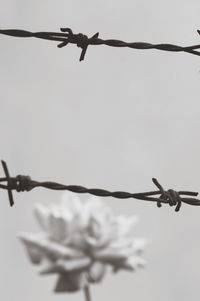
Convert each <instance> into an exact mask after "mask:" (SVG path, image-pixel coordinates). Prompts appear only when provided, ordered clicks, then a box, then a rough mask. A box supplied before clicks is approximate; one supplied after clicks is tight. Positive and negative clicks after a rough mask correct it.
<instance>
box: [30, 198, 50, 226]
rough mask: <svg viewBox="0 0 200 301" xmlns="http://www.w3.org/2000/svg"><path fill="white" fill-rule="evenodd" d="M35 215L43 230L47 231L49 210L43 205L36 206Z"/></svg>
mask: <svg viewBox="0 0 200 301" xmlns="http://www.w3.org/2000/svg"><path fill="white" fill-rule="evenodd" d="M34 214H35V217H36V219H37V221H38V223H39V225H40V226H41V228H42V230H44V231H46V230H47V219H48V215H49V210H48V209H47V208H46V207H45V206H43V205H42V204H36V205H35V208H34Z"/></svg>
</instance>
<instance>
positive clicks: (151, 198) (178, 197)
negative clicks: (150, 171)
mask: <svg viewBox="0 0 200 301" xmlns="http://www.w3.org/2000/svg"><path fill="white" fill-rule="evenodd" d="M1 163H2V167H3V170H4V173H5V177H3V178H0V183H1V184H0V188H1V189H4V190H7V192H8V198H9V202H10V206H13V205H14V199H13V195H12V191H13V190H15V191H17V192H24V191H27V192H29V191H31V190H32V189H34V188H37V187H38V188H39V187H43V188H46V189H51V190H68V191H71V192H74V193H88V194H92V195H95V196H99V197H113V198H118V199H130V198H134V199H137V200H143V201H148V202H156V203H157V206H158V207H161V206H162V204H169V205H170V206H175V211H179V210H180V207H181V204H182V203H186V204H189V205H195V206H200V200H199V199H195V198H191V196H197V194H198V193H197V192H193V191H175V190H173V189H169V190H164V188H163V187H162V185H161V184H160V183H159V182H158V180H157V179H155V178H153V179H152V181H153V183H154V184H155V185H156V187H157V188H158V189H159V190H156V191H149V192H140V193H129V192H125V191H109V190H105V189H99V188H86V187H84V186H78V185H64V184H60V183H56V182H50V181H45V182H38V181H34V180H32V179H31V178H30V177H29V176H23V175H18V176H16V177H10V175H9V171H8V167H7V164H6V162H5V161H1ZM4 182H6V183H7V184H2V183H4ZM182 195H183V196H186V195H187V196H190V197H182Z"/></svg>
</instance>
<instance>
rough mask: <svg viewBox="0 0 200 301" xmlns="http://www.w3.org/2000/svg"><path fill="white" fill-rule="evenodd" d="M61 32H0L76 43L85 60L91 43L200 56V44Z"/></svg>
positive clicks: (64, 30) (62, 30) (81, 59)
mask: <svg viewBox="0 0 200 301" xmlns="http://www.w3.org/2000/svg"><path fill="white" fill-rule="evenodd" d="M60 30H61V32H31V31H26V30H18V29H0V34H4V35H8V36H13V37H19V38H30V37H34V38H39V39H45V40H49V41H56V42H59V44H58V47H59V48H62V47H64V46H67V45H68V44H69V43H71V44H76V45H77V47H80V48H81V49H82V51H81V55H80V59H79V60H80V61H83V60H84V58H85V54H86V51H87V48H88V46H89V45H107V46H110V47H128V48H132V49H141V50H145V49H157V50H162V51H171V52H187V53H190V54H193V55H198V56H200V51H196V50H197V49H199V48H200V44H198V45H192V46H187V47H182V46H178V45H173V44H166V43H165V44H151V43H146V42H132V43H127V42H124V41H121V40H115V39H108V40H103V39H100V38H99V33H98V32H97V33H96V34H94V35H93V36H92V37H91V38H88V36H87V35H84V34H82V33H79V34H74V33H73V31H72V30H71V29H70V28H61V29H60ZM197 32H198V34H200V30H197Z"/></svg>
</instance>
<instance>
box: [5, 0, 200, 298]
mask: <svg viewBox="0 0 200 301" xmlns="http://www.w3.org/2000/svg"><path fill="white" fill-rule="evenodd" d="M0 7H1V9H0V27H1V28H21V29H27V30H33V31H40V30H47V31H49V30H52V31H59V27H71V28H72V29H73V30H74V32H77V33H78V32H83V33H86V34H88V35H89V36H90V35H92V34H94V33H95V32H97V31H99V32H100V37H102V38H119V39H123V40H125V41H147V42H153V43H157V42H158V43H162V42H166V43H167V42H168V43H175V44H180V45H190V44H193V43H194V44H198V43H200V36H198V34H197V33H196V30H197V29H198V28H199V29H200V20H199V11H200V2H199V1H197V0H196V1H195V0H191V1H185V0H184V1H183V0H182V1H178V0H173V1H172V0H168V1H161V0H151V1H144V0H134V1H132V0H125V1H122V0H115V1H113V0H107V1H102V0H101V1H98V0H92V1H91V0H84V1H83V0H70V1H66V0H65V1H52V0H48V1H45V0H43V1H39V0H34V1H27V0H23V1H22V0H18V1H14V0H6V1H5V0H4V1H3V0H0ZM0 53H1V55H0V129H1V136H0V157H1V158H2V159H4V160H6V161H7V163H8V165H9V167H10V172H11V173H12V175H13V176H14V175H16V174H18V173H21V174H29V175H31V176H32V178H33V179H36V180H55V181H59V182H61V183H66V184H80V185H86V186H88V187H102V188H107V189H111V190H127V191H133V192H139V191H146V190H151V189H152V188H153V184H152V183H151V178H152V177H157V178H158V179H159V180H160V181H161V183H163V185H164V186H165V187H166V188H170V187H171V188H174V189H177V190H179V189H180V190H181V189H188V190H189V189H191V190H197V191H200V168H199V162H200V158H199V157H200V142H199V127H200V118H199V115H200V104H199V101H200V100H199V94H200V85H199V82H200V61H199V58H198V57H197V56H192V55H190V54H186V53H180V54H176V53H167V52H161V51H156V50H147V51H139V50H130V49H116V48H110V47H106V46H96V47H92V46H91V47H89V49H88V52H87V55H86V60H85V61H84V62H82V63H79V61H78V58H79V54H80V49H78V48H76V46H74V45H70V46H68V47H66V48H63V49H60V50H59V49H58V48H57V47H56V43H54V42H48V41H42V40H34V39H17V38H11V37H6V36H1V37H0ZM2 175H3V173H2ZM59 199H60V193H59V192H51V191H48V190H44V189H38V190H35V191H32V192H29V193H21V194H15V200H16V205H15V206H14V208H12V209H11V208H9V206H8V202H7V195H6V193H4V192H1V194H0V200H1V202H0V237H1V248H0V267H1V271H0V279H1V281H0V299H1V300H4V301H11V300H20V301H25V300H26V301H27V300H29V301H35V300H48V301H50V300H52V301H53V300H59V301H62V300H66V299H68V300H72V301H78V300H83V295H82V293H81V292H80V293H77V294H72V295H65V294H61V295H55V294H53V293H52V289H53V286H54V282H55V277H49V278H48V277H44V278H42V277H39V276H38V275H37V272H36V270H35V269H34V268H33V267H32V266H31V264H30V263H29V261H28V259H27V258H26V256H25V253H24V250H23V248H22V246H21V244H20V242H19V241H18V239H17V238H16V235H17V233H18V232H19V231H28V232H29V231H30V232H32V231H37V230H38V227H37V225H36V221H35V220H34V217H33V214H32V208H33V205H34V203H36V202H39V201H42V202H44V203H48V202H50V201H57V200H59ZM103 201H104V202H107V203H108V204H109V205H110V206H111V207H112V208H113V210H114V211H115V212H116V213H123V214H127V215H129V214H138V215H139V216H140V218H141V220H140V223H139V224H138V226H137V228H136V230H135V231H136V235H138V236H145V237H147V238H148V239H149V246H148V247H147V249H146V252H145V258H146V259H147V261H148V267H147V269H146V270H141V271H139V272H138V273H135V274H134V273H128V272H126V273H125V272H121V273H119V274H118V275H117V276H112V275H109V276H107V278H106V279H105V280H104V282H103V284H102V285H100V286H93V288H92V294H93V300H94V301H100V300H118V301H119V300H122V298H123V300H140V301H144V300H145V301H146V300H148V301H151V300H152V301H153V300H154V301H155V300H157V301H159V300H162V301H169V300H170V301H174V300H176V301H178V300H181V301H186V300H193V301H195V300H199V298H200V290H199V276H200V271H199V269H200V258H199V254H200V218H199V216H200V208H195V207H190V206H186V205H183V207H182V210H181V211H180V213H175V212H174V211H173V209H172V208H170V207H168V206H165V207H163V208H162V209H157V208H156V206H155V205H154V204H152V203H150V204H146V203H145V202H142V201H141V202H140V201H136V200H117V199H111V198H107V199H104V200H103Z"/></svg>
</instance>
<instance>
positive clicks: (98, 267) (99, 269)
mask: <svg viewBox="0 0 200 301" xmlns="http://www.w3.org/2000/svg"><path fill="white" fill-rule="evenodd" d="M105 273H106V266H105V264H102V263H101V262H94V264H93V265H92V266H91V267H90V270H89V272H88V280H89V282H91V283H98V282H100V281H101V280H102V279H103V277H104V276H105Z"/></svg>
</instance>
